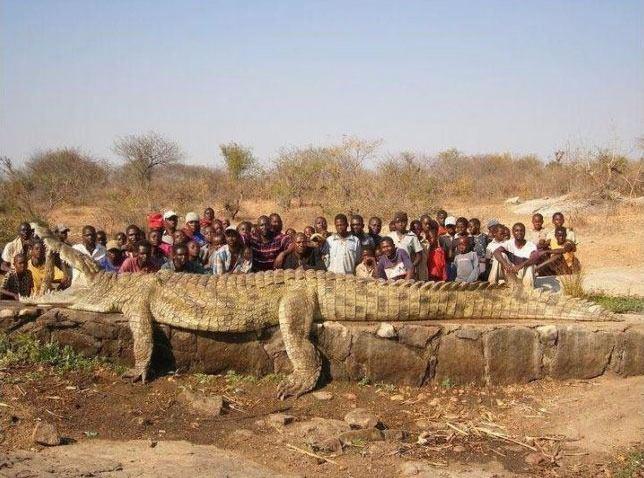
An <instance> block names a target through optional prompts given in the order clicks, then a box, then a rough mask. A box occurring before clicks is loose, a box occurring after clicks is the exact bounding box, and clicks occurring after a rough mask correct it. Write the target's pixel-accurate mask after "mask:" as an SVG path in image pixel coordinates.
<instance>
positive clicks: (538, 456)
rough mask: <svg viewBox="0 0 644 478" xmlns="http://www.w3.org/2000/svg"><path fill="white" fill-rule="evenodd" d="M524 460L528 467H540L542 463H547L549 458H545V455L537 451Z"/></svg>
mask: <svg viewBox="0 0 644 478" xmlns="http://www.w3.org/2000/svg"><path fill="white" fill-rule="evenodd" d="M524 460H525V462H526V463H527V464H528V465H540V464H541V463H544V462H546V461H547V458H546V457H545V456H543V453H540V452H538V451H535V452H532V453H528V454H527V455H526V456H525V458H524Z"/></svg>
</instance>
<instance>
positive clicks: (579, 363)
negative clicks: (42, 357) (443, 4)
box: [0, 302, 644, 386]
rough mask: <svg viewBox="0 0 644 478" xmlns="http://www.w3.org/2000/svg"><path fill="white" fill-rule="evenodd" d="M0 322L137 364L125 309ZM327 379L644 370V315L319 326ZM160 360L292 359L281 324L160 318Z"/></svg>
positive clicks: (246, 366) (171, 364)
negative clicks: (205, 327) (253, 326)
mask: <svg viewBox="0 0 644 478" xmlns="http://www.w3.org/2000/svg"><path fill="white" fill-rule="evenodd" d="M0 329H1V330H5V331H7V332H9V333H12V334H15V333H29V334H32V335H34V336H35V337H37V338H38V339H39V340H42V341H55V342H58V343H59V344H61V345H70V346H71V347H73V348H74V349H75V350H77V351H79V352H81V353H83V354H85V355H88V356H95V355H101V356H105V357H109V358H111V359H115V360H119V361H121V362H124V363H128V364H131V363H132V337H131V334H130V331H129V328H128V327H127V321H126V320H125V319H124V317H123V316H122V315H120V314H95V313H90V312H80V311H72V310H68V309H50V310H45V309H37V308H20V307H19V306H17V305H16V304H15V303H13V304H12V303H9V302H0ZM313 340H314V342H315V343H316V344H317V346H318V348H319V350H320V351H321V352H322V355H323V359H324V373H325V376H326V377H327V378H332V379H340V380H356V381H357V380H362V379H365V378H366V379H368V380H369V381H370V382H372V383H374V382H388V383H396V384H401V385H413V386H420V385H422V384H423V383H426V382H429V381H438V382H439V383H441V382H443V381H445V380H449V381H450V382H451V383H471V382H473V383H479V384H509V383H526V382H530V381H532V380H538V379H541V378H543V377H552V378H555V379H568V378H593V377H597V376H599V375H602V374H604V373H606V372H610V373H615V374H618V375H621V376H629V375H640V374H644V320H643V317H642V316H625V321H624V322H563V321H560V322H557V323H552V322H550V323H545V322H539V321H505V322H495V323H492V322H487V321H478V322H461V323H459V322H455V321H449V322H448V321H432V322H424V323H396V322H391V323H382V324H378V323H376V324H361V323H340V322H325V323H321V324H315V326H314V331H313ZM154 367H155V369H156V370H157V371H167V370H177V369H178V370H181V371H184V372H185V371H188V370H190V371H195V372H196V371H199V372H205V373H221V372H225V371H227V370H235V371H237V372H240V373H248V374H254V375H265V374H268V373H271V372H276V373H287V372H289V371H290V363H289V361H288V358H287V356H286V353H285V351H284V344H283V342H282V339H281V333H280V331H279V328H278V327H272V328H269V329H266V330H264V331H261V332H257V333H254V332H253V333H246V334H220V333H206V332H192V331H186V330H182V329H178V328H173V327H168V326H165V325H160V326H158V327H157V330H156V332H155V356H154Z"/></svg>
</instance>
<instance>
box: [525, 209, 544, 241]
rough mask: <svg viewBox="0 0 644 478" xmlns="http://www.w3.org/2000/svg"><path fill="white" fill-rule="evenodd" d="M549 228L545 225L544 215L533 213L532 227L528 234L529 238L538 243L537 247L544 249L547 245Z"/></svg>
mask: <svg viewBox="0 0 644 478" xmlns="http://www.w3.org/2000/svg"><path fill="white" fill-rule="evenodd" d="M548 232H549V231H548V230H547V229H546V228H545V227H543V215H542V214H540V213H538V212H537V213H535V214H533V215H532V229H530V231H529V232H528V233H527V234H526V236H527V238H528V240H529V241H530V242H533V243H534V244H536V246H537V249H544V248H545V247H546V246H547V241H548Z"/></svg>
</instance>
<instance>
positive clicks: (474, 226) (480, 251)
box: [469, 217, 489, 277]
mask: <svg viewBox="0 0 644 478" xmlns="http://www.w3.org/2000/svg"><path fill="white" fill-rule="evenodd" d="M469 231H470V236H471V238H472V250H473V251H474V252H476V255H477V256H478V258H479V277H481V276H482V275H484V274H485V252H486V251H487V245H488V242H489V240H488V237H487V234H483V233H482V232H481V221H480V220H479V219H478V218H476V217H473V218H472V219H470V227H469Z"/></svg>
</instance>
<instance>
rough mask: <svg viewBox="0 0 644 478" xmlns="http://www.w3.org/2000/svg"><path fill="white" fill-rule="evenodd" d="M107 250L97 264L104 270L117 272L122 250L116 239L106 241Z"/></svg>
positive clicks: (120, 262) (121, 259) (121, 262)
mask: <svg viewBox="0 0 644 478" xmlns="http://www.w3.org/2000/svg"><path fill="white" fill-rule="evenodd" d="M105 249H107V252H106V253H105V257H104V258H103V259H102V260H101V261H100V262H99V265H100V266H101V267H102V268H103V270H104V271H106V272H118V271H119V269H120V268H121V265H122V264H123V250H122V249H121V246H119V244H118V242H117V241H107V246H105Z"/></svg>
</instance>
